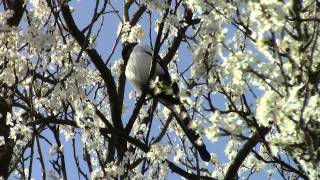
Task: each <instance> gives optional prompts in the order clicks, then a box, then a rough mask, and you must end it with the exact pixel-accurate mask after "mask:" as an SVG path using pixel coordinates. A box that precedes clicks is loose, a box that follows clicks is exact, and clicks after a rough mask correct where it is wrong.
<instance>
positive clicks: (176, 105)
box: [158, 96, 211, 162]
mask: <svg viewBox="0 0 320 180" xmlns="http://www.w3.org/2000/svg"><path fill="white" fill-rule="evenodd" d="M158 99H159V101H160V102H161V103H162V104H163V105H165V106H166V107H168V108H169V109H170V110H171V111H172V112H173V114H174V116H175V118H176V119H177V121H178V124H179V125H180V127H181V128H182V130H183V131H184V133H185V134H186V136H187V137H188V139H189V141H190V142H191V144H192V145H193V146H194V147H195V148H196V149H197V151H198V152H199V154H200V156H201V158H202V159H203V160H204V161H207V162H208V161H210V159H211V155H210V153H209V152H208V151H207V148H206V146H205V145H204V144H203V142H202V140H201V137H200V135H199V133H198V132H197V131H196V130H195V129H194V128H193V126H192V119H191V118H190V116H189V113H188V111H187V109H186V108H185V107H184V106H183V105H182V104H181V102H180V101H179V98H173V97H172V96H171V98H169V97H166V98H161V97H160V98H158Z"/></svg>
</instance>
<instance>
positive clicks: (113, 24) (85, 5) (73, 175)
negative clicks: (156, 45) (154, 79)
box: [33, 0, 280, 179]
mask: <svg viewBox="0 0 320 180" xmlns="http://www.w3.org/2000/svg"><path fill="white" fill-rule="evenodd" d="M111 2H112V4H113V5H114V6H115V8H116V9H118V10H119V14H120V16H122V14H123V13H122V6H123V1H121V0H120V1H119V0H113V1H111ZM70 5H71V6H72V7H74V10H75V11H74V13H73V15H74V17H75V19H76V23H77V25H78V26H79V27H80V29H82V28H83V27H85V26H86V25H87V24H88V23H89V22H90V21H91V19H92V15H93V14H92V11H93V9H94V1H89V0H80V1H77V0H73V1H71V2H70ZM108 10H111V9H108ZM156 16H159V15H157V14H156V15H155V17H156ZM144 17H146V16H144ZM148 23H149V22H148V20H147V19H146V18H142V19H141V20H140V21H139V24H140V25H142V27H144V28H148V27H149V25H148ZM118 25H119V19H118V17H117V16H116V15H115V14H111V15H107V16H106V19H105V21H104V24H103V26H102V28H101V34H100V35H99V38H98V40H97V43H96V45H97V46H96V49H97V51H98V52H99V53H100V54H101V56H102V57H103V59H106V57H107V56H108V55H109V53H110V51H111V49H112V47H113V43H114V42H115V40H116V38H117V34H116V33H117V29H118ZM94 28H95V29H97V28H98V24H96V26H95V27H94ZM152 29H154V28H152ZM146 35H147V34H146ZM153 35H154V36H155V35H156V34H155V33H154V32H153ZM153 40H155V37H153ZM145 42H146V43H149V39H148V38H147V37H146V38H145ZM121 47H122V46H121V44H119V45H118V47H117V49H116V53H115V55H114V56H113V58H112V60H111V63H112V64H113V62H115V61H116V60H118V59H119V58H120V52H121ZM179 58H180V61H179V68H180V70H181V69H185V68H186V66H188V65H189V64H190V62H191V61H192V55H191V54H190V52H189V51H187V50H186V48H184V47H182V48H181V49H179ZM130 90H131V86H130V85H129V84H127V86H126V95H127V96H126V98H125V101H126V103H127V104H128V105H129V106H130V108H129V113H130V112H131V111H130V110H131V109H132V108H133V107H134V102H133V101H131V100H129V98H128V94H129V91H130ZM214 99H215V103H217V106H218V107H219V106H220V107H222V106H223V104H224V102H223V98H221V96H216V97H214ZM128 115H130V114H125V115H124V116H123V118H124V120H125V118H126V116H128ZM153 128H156V127H153ZM43 135H46V136H47V138H49V139H53V136H52V134H51V132H48V131H47V132H45V133H44V134H43ZM78 137H79V136H78ZM78 140H79V139H78ZM227 141H228V138H221V139H219V141H218V142H216V143H211V142H209V141H207V144H208V149H209V151H210V152H215V153H216V154H217V158H218V159H219V160H221V161H222V162H225V161H226V160H227V158H226V156H225V155H224V147H225V145H226V143H227ZM62 143H63V144H64V149H65V158H66V163H67V174H68V178H69V179H78V173H77V170H76V168H75V167H74V163H75V162H74V158H73V153H72V141H71V140H69V141H67V142H66V141H65V139H64V138H63V139H62ZM76 144H77V146H78V147H79V148H77V150H78V151H79V153H78V154H82V143H81V142H79V141H77V143H76ZM49 149H50V148H49V147H48V146H43V149H42V151H43V152H42V153H43V154H46V155H45V160H46V161H45V162H48V156H47V154H48V153H49ZM35 151H36V152H35V153H37V148H35ZM78 158H79V159H80V160H81V159H82V157H81V156H79V157H78ZM82 167H83V168H84V169H85V170H86V171H88V170H87V169H86V166H82ZM46 168H47V170H50V169H52V168H51V164H49V163H47V164H46ZM40 169H41V166H40V164H39V161H38V160H36V159H34V171H33V177H34V178H35V179H41V170H40ZM178 178H179V176H177V175H176V174H172V173H171V174H170V175H169V179H178ZM265 178H266V173H260V174H258V175H254V176H252V177H251V179H265ZM278 178H279V179H280V177H278V176H276V177H274V178H273V179H278Z"/></svg>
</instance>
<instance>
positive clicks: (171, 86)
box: [122, 43, 211, 161]
mask: <svg viewBox="0 0 320 180" xmlns="http://www.w3.org/2000/svg"><path fill="white" fill-rule="evenodd" d="M152 54H153V50H152V49H151V48H150V47H148V46H147V45H143V44H138V43H128V44H125V45H124V48H123V50H122V57H123V59H124V61H125V62H127V66H126V71H125V75H126V78H127V79H128V80H129V81H130V83H131V84H132V85H133V86H134V88H135V89H136V90H137V91H138V92H140V93H141V92H142V91H143V89H144V88H146V92H147V94H148V95H149V96H151V97H154V98H157V100H158V101H159V102H160V103H162V104H163V105H164V106H166V107H167V108H169V109H170V110H171V111H172V112H173V114H174V116H175V118H176V119H177V121H178V124H179V125H180V126H181V128H182V130H183V131H184V133H185V134H186V136H187V137H188V139H189V140H190V142H191V143H192V145H193V146H194V147H195V148H196V149H197V151H198V152H199V154H200V156H201V158H202V159H203V160H204V161H210V158H211V156H210V153H209V152H208V151H207V149H206V146H205V145H204V144H203V143H202V141H201V138H200V135H199V133H197V132H196V131H195V130H194V129H193V127H192V119H191V118H190V116H189V113H188V111H187V110H186V108H185V107H184V106H183V104H182V103H181V101H180V98H179V87H178V85H177V83H176V82H172V80H171V77H170V74H169V72H168V69H167V66H166V65H164V64H163V62H162V60H161V57H160V56H159V55H156V56H155V57H156V59H155V60H156V63H155V71H154V74H153V77H152V81H153V82H152V83H150V82H149V84H148V78H149V73H150V69H151V66H152V61H153V58H152Z"/></svg>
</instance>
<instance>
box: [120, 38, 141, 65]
mask: <svg viewBox="0 0 320 180" xmlns="http://www.w3.org/2000/svg"><path fill="white" fill-rule="evenodd" d="M137 44H138V43H136V42H135V43H124V44H123V49H122V58H123V60H124V61H125V62H126V61H128V59H129V57H130V54H131V52H132V50H133V48H134V47H135V46H136V45H137Z"/></svg>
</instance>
